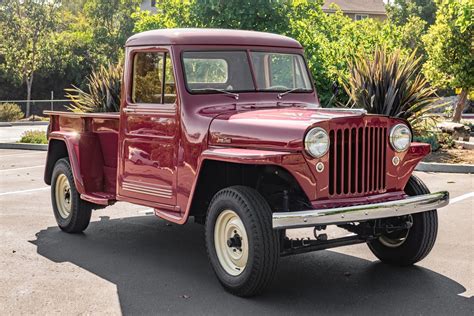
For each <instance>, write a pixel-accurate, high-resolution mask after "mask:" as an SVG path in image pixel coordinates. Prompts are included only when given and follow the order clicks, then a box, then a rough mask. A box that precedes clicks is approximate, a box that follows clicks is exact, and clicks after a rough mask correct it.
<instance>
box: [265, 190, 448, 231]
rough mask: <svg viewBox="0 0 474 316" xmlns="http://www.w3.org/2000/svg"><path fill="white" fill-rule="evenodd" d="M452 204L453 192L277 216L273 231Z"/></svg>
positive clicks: (393, 215) (346, 221)
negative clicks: (450, 195) (451, 196)
mask: <svg viewBox="0 0 474 316" xmlns="http://www.w3.org/2000/svg"><path fill="white" fill-rule="evenodd" d="M448 203H449V193H448V192H447V191H441V192H436V193H430V194H424V195H417V196H410V197H407V198H405V199H403V200H396V201H389V202H381V203H374V204H366V205H355V206H346V207H337V208H329V209H319V210H309V211H300V212H282V213H273V219H272V221H273V229H286V228H298V227H307V226H317V225H329V224H343V223H350V222H362V221H367V220H373V219H379V218H387V217H395V216H403V215H408V214H414V213H420V212H425V211H430V210H435V209H438V208H441V207H443V206H446V205H448Z"/></svg>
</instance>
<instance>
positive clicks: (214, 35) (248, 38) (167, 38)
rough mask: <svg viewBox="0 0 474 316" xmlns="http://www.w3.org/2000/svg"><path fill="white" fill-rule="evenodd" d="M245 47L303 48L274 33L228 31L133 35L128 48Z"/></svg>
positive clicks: (185, 30) (173, 30) (209, 30)
mask: <svg viewBox="0 0 474 316" xmlns="http://www.w3.org/2000/svg"><path fill="white" fill-rule="evenodd" d="M174 44H177V45H243V46H274V47H275V46H276V47H290V48H302V46H301V44H300V43H298V41H296V40H294V39H292V38H289V37H286V36H282V35H277V34H272V33H264V32H254V31H241V30H226V29H191V28H189V29H160V30H152V31H147V32H142V33H138V34H135V35H133V36H132V37H130V38H129V39H128V40H127V43H126V44H125V45H126V46H146V45H174Z"/></svg>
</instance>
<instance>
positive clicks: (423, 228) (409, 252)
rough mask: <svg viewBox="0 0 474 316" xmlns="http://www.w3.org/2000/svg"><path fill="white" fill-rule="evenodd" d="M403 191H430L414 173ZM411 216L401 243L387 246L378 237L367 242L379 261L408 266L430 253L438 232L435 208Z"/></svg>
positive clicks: (416, 193)
mask: <svg viewBox="0 0 474 316" xmlns="http://www.w3.org/2000/svg"><path fill="white" fill-rule="evenodd" d="M405 192H406V193H407V194H408V195H410V196H414V195H422V194H428V193H430V191H429V189H428V188H427V187H426V185H425V184H424V183H423V181H421V180H420V179H419V178H418V177H416V176H414V175H412V176H411V177H410V179H409V180H408V183H407V185H406V187H405ZM411 216H412V219H413V226H412V227H411V228H410V230H409V232H408V236H407V237H406V239H405V241H404V242H403V243H402V244H401V245H399V246H396V247H388V246H386V245H384V244H383V243H382V242H380V240H379V239H375V240H372V241H370V242H368V245H369V248H370V250H371V251H372V252H373V253H374V255H375V256H376V257H377V258H379V259H380V261H382V262H385V263H389V264H394V265H399V266H409V265H413V264H415V263H417V262H418V261H420V260H422V259H423V258H425V257H426V256H427V255H428V254H429V253H430V251H431V249H432V248H433V246H434V243H435V241H436V236H437V234H438V215H437V213H436V210H432V211H427V212H422V213H416V214H412V215H411Z"/></svg>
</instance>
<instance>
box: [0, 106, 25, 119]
mask: <svg viewBox="0 0 474 316" xmlns="http://www.w3.org/2000/svg"><path fill="white" fill-rule="evenodd" d="M23 116H24V114H23V112H22V111H21V108H20V106H19V105H18V104H16V103H0V122H14V121H18V120H21V119H22V118H23Z"/></svg>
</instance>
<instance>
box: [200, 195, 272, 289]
mask: <svg viewBox="0 0 474 316" xmlns="http://www.w3.org/2000/svg"><path fill="white" fill-rule="evenodd" d="M271 219H272V211H271V209H270V207H269V205H268V203H267V202H266V201H265V199H264V198H263V197H262V196H261V195H260V194H259V193H258V192H257V191H255V190H254V189H252V188H249V187H244V186H234V187H229V188H226V189H223V190H221V191H219V192H218V193H216V195H215V196H214V198H213V199H212V202H211V204H210V206H209V210H208V213H207V218H206V247H207V252H208V256H209V260H210V262H211V265H212V267H213V269H214V272H215V274H216V276H217V278H218V279H219V281H220V283H221V284H222V285H223V286H224V288H225V289H227V290H228V291H229V292H231V293H233V294H235V295H238V296H253V295H257V294H259V293H261V292H262V291H263V290H264V289H265V287H266V286H267V285H268V284H269V283H270V282H271V280H272V278H273V276H274V274H275V271H276V267H277V262H278V258H279V250H280V248H279V238H278V232H277V231H275V230H273V228H272V221H271Z"/></svg>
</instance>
